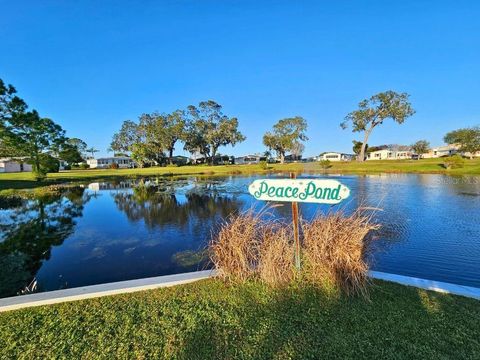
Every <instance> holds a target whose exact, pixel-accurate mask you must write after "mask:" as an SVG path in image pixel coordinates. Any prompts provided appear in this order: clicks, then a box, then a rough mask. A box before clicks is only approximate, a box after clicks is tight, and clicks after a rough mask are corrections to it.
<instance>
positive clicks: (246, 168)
mask: <svg viewBox="0 0 480 360" xmlns="http://www.w3.org/2000/svg"><path fill="white" fill-rule="evenodd" d="M267 171H297V172H301V171H305V172H322V171H324V170H323V169H322V168H321V167H320V165H319V164H318V163H292V164H283V165H281V164H274V165H270V169H269V170H267ZM267 171H266V170H263V169H262V168H261V167H260V165H220V166H204V165H200V166H182V167H153V168H145V169H119V170H107V169H104V170H72V171H62V172H59V173H55V174H48V178H47V181H44V182H36V181H34V179H33V177H32V174H31V173H6V174H0V190H2V189H24V188H32V187H38V186H43V185H48V184H52V183H63V182H69V181H93V180H99V179H115V178H124V177H136V176H155V175H158V176H172V175H232V174H251V173H265V172H267ZM327 172H329V173H353V174H368V173H382V172H385V173H445V174H452V175H480V159H474V160H466V161H465V166H464V167H463V168H461V169H452V170H446V169H444V168H443V166H442V159H423V160H416V161H415V160H396V161H395V160H385V161H367V162H364V163H358V162H337V163H336V162H332V167H331V168H329V169H328V170H327Z"/></svg>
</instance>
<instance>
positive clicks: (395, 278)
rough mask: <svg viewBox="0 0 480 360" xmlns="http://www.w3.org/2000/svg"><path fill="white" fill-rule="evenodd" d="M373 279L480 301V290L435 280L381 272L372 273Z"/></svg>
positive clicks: (370, 273)
mask: <svg viewBox="0 0 480 360" xmlns="http://www.w3.org/2000/svg"><path fill="white" fill-rule="evenodd" d="M369 275H370V277H371V278H373V279H379V280H385V281H391V282H395V283H397V284H402V285H408V286H413V287H416V288H420V289H425V290H431V291H437V292H441V293H445V294H454V295H460V296H465V297H469V298H473V299H477V300H480V288H476V287H472V286H464V285H457V284H451V283H446V282H441V281H435V280H426V279H420V278H415V277H411V276H403V275H395V274H389V273H384V272H380V271H370V272H369Z"/></svg>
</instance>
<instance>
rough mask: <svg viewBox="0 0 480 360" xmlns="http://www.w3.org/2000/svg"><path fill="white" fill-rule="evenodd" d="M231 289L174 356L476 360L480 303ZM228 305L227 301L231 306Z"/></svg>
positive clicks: (419, 294)
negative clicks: (231, 297)
mask: <svg viewBox="0 0 480 360" xmlns="http://www.w3.org/2000/svg"><path fill="white" fill-rule="evenodd" d="M262 291H265V290H261V291H258V288H256V287H255V286H252V287H249V286H247V287H244V288H243V289H241V290H233V292H235V298H236V299H237V300H236V301H235V302H234V304H228V307H223V306H220V307H219V308H218V309H216V311H215V316H214V317H208V316H205V317H202V318H201V320H200V319H199V320H200V321H198V322H196V323H195V326H193V327H191V328H190V329H189V331H188V332H186V333H185V334H186V336H185V337H184V338H183V339H182V341H180V342H179V343H178V345H180V344H182V345H181V346H179V347H177V349H176V351H174V352H173V353H172V354H171V355H172V357H174V358H177V357H178V358H180V359H206V358H208V359H233V358H242V359H277V358H278V359H320V358H326V359H339V358H341V359H345V358H351V359H358V358H366V359H371V358H382V359H385V358H395V359H398V358H404V359H412V358H441V357H446V358H478V356H479V355H480V342H479V340H478V338H479V336H480V324H479V323H478V321H477V320H478V319H479V318H480V317H479V316H480V304H479V303H478V302H477V301H475V300H469V299H462V300H463V301H462V303H460V302H459V301H458V299H459V298H456V297H452V296H449V295H443V294H438V293H431V292H426V291H423V290H418V289H414V288H410V287H404V286H399V285H395V284H391V283H384V282H376V285H375V286H374V288H373V289H372V296H371V301H366V300H365V299H363V298H347V297H345V296H336V295H335V294H330V295H327V294H325V293H323V292H321V291H318V290H317V289H315V288H308V287H304V288H298V289H286V290H283V291H273V292H268V291H266V292H265V293H262ZM226 305H227V304H225V306H226Z"/></svg>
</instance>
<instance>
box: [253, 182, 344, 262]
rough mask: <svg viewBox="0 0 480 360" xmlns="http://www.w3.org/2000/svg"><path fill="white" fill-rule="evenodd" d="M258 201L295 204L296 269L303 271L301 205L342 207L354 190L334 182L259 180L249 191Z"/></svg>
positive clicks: (293, 210)
mask: <svg viewBox="0 0 480 360" xmlns="http://www.w3.org/2000/svg"><path fill="white" fill-rule="evenodd" d="M248 191H249V193H250V194H251V195H253V197H255V199H257V200H264V201H282V202H283V201H286V202H291V203H292V219H293V238H294V245H295V254H294V256H295V267H296V268H297V269H300V249H301V247H300V224H299V221H300V220H299V218H300V215H299V211H298V203H299V202H308V203H318V204H332V205H333V204H338V203H339V202H341V201H343V200H345V199H346V198H348V197H349V196H350V189H349V188H348V187H346V186H345V185H343V184H341V183H340V182H339V181H337V180H333V179H297V178H296V175H295V173H290V179H261V180H255V181H254V182H253V183H251V184H250V186H249V187H248Z"/></svg>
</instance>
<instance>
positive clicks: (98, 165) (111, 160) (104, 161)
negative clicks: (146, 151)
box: [87, 156, 135, 169]
mask: <svg viewBox="0 0 480 360" xmlns="http://www.w3.org/2000/svg"><path fill="white" fill-rule="evenodd" d="M87 164H88V165H89V166H90V168H91V169H108V168H111V167H112V165H113V164H117V165H118V167H119V168H120V169H127V168H133V167H135V162H134V161H133V160H132V159H131V158H129V157H128V156H112V157H106V158H98V159H87Z"/></svg>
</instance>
